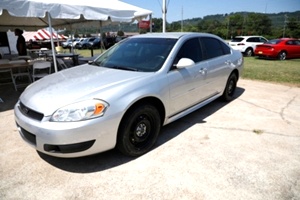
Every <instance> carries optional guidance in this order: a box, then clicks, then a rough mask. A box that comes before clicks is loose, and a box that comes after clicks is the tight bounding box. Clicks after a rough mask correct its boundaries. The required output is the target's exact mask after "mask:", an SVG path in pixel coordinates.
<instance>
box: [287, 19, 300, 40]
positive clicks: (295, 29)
mask: <svg viewBox="0 0 300 200" xmlns="http://www.w3.org/2000/svg"><path fill="white" fill-rule="evenodd" d="M286 36H289V37H293V38H300V22H299V21H297V19H296V18H290V19H289V21H288V22H287V34H286Z"/></svg>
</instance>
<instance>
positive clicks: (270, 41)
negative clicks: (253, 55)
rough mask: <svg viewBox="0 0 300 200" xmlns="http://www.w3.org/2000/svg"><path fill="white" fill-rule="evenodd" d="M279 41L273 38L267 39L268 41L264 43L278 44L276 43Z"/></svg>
mask: <svg viewBox="0 0 300 200" xmlns="http://www.w3.org/2000/svg"><path fill="white" fill-rule="evenodd" d="M280 42H281V40H279V39H275V40H269V41H267V42H266V43H265V44H278V43H280Z"/></svg>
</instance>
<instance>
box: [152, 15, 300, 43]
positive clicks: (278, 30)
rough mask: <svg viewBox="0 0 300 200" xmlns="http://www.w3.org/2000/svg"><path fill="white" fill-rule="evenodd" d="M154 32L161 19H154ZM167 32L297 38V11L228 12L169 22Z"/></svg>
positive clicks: (299, 31) (299, 28)
mask: <svg viewBox="0 0 300 200" xmlns="http://www.w3.org/2000/svg"><path fill="white" fill-rule="evenodd" d="M152 21H153V22H154V29H153V31H154V32H161V31H162V27H161V26H162V19H161V18H154V19H153V20H152ZM166 29H167V31H168V32H181V31H187V32H206V33H212V34H215V35H218V36H220V37H222V38H224V39H230V38H232V37H234V36H237V35H262V36H264V37H266V38H269V39H271V38H281V37H294V38H300V11H297V12H294V13H279V14H262V13H252V12H251V13H247V12H244V13H231V14H225V15H210V16H206V17H204V18H194V19H189V20H183V21H177V22H172V23H168V24H167V26H166Z"/></svg>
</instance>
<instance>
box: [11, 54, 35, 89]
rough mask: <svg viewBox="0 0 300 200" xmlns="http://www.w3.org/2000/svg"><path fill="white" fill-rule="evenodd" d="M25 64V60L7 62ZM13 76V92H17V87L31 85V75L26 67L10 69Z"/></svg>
mask: <svg viewBox="0 0 300 200" xmlns="http://www.w3.org/2000/svg"><path fill="white" fill-rule="evenodd" d="M23 63H26V61H25V60H12V61H9V64H23ZM11 71H12V76H13V83H14V86H15V90H16V91H18V88H19V87H25V86H27V85H29V84H30V83H32V81H31V75H30V72H29V69H28V67H16V68H14V69H11Z"/></svg>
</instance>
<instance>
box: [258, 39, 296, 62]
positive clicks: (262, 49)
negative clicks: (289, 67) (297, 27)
mask: <svg viewBox="0 0 300 200" xmlns="http://www.w3.org/2000/svg"><path fill="white" fill-rule="evenodd" d="M254 53H255V56H258V57H265V58H277V59H279V60H285V59H286V58H300V40H298V39H294V38H280V39H274V40H269V41H268V42H266V43H264V44H260V45H257V46H256V48H255V51H254Z"/></svg>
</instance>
